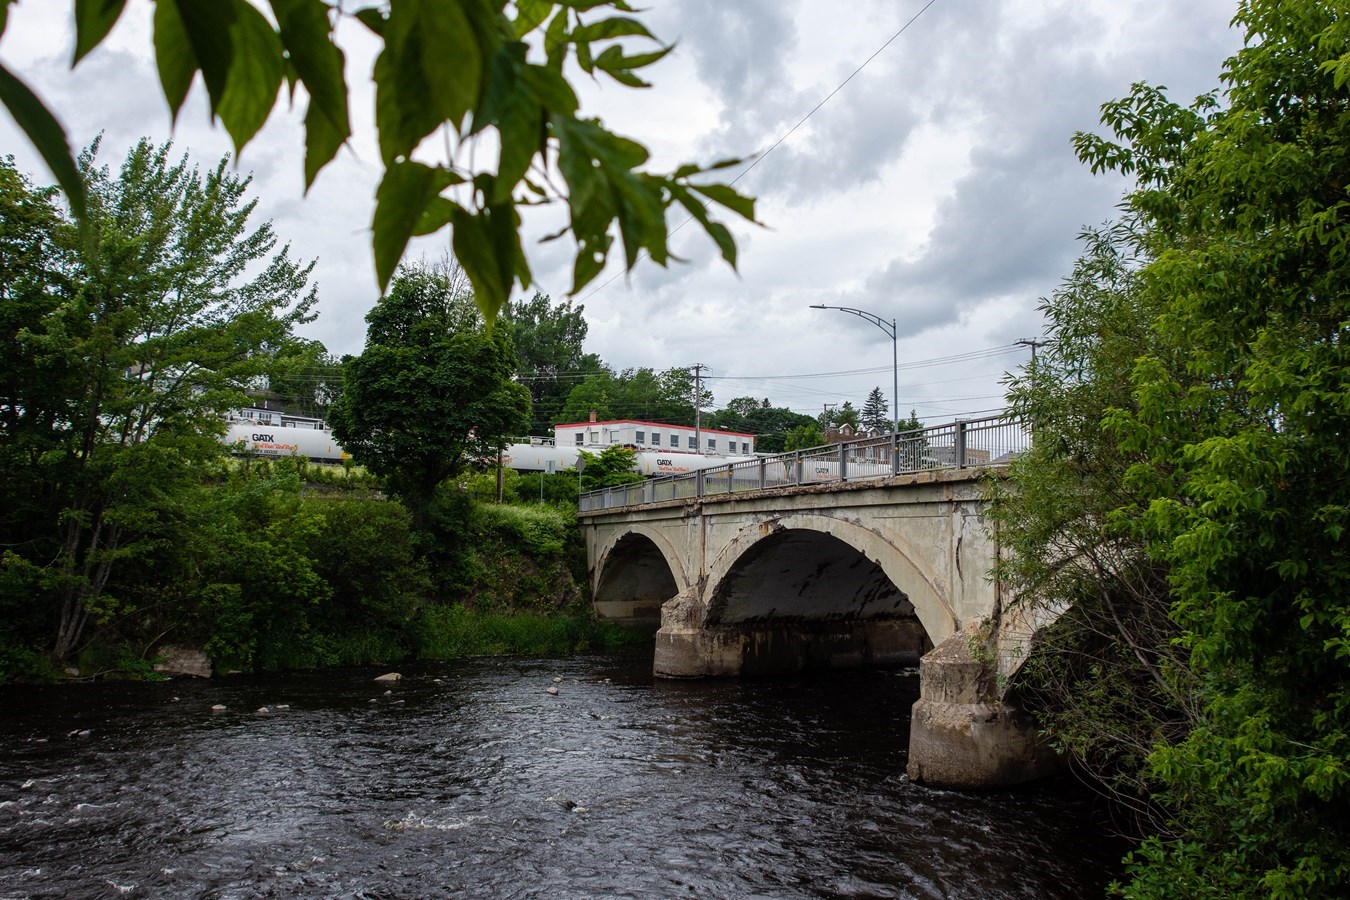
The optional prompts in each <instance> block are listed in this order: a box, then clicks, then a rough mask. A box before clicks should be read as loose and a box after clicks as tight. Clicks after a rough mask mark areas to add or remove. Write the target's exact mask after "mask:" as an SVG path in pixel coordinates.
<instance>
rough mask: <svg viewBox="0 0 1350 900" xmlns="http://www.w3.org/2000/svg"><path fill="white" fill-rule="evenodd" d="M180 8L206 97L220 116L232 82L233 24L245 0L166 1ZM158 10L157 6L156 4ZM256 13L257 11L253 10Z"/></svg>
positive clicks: (179, 11)
mask: <svg viewBox="0 0 1350 900" xmlns="http://www.w3.org/2000/svg"><path fill="white" fill-rule="evenodd" d="M164 2H166V3H172V4H173V5H174V6H176V7H177V8H178V15H179V17H180V19H181V20H182V23H183V29H184V31H185V32H186V33H187V40H188V43H189V44H190V45H191V47H192V54H193V56H194V57H195V58H196V61H197V67H198V68H199V69H200V70H201V73H202V81H203V82H205V84H206V93H207V95H208V96H209V97H210V98H211V111H212V112H213V113H215V112H217V108H218V107H219V106H220V102H221V99H222V98H223V97H224V96H225V86H226V85H227V84H228V83H229V80H230V67H231V61H232V60H233V58H234V45H233V37H234V23H235V19H236V18H238V15H239V9H240V7H241V6H248V4H247V3H244V2H243V0H214V2H211V3H202V2H200V0H164ZM155 5H156V6H159V4H158V3H156V4H155ZM253 11H254V12H255V13H256V12H257V10H253Z"/></svg>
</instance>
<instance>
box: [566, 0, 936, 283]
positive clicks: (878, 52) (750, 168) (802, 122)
mask: <svg viewBox="0 0 1350 900" xmlns="http://www.w3.org/2000/svg"><path fill="white" fill-rule="evenodd" d="M936 2H937V0H928V2H927V3H925V4H924V5H923V6H922V7H921V8H920V9H919V11H918V12H916V13H915V14H914V15H912V16H910V17H909V19H908V20H907V21H906V22H905V24H903V25H901V26H900V28H899V30H897V31H896V32H895V33H894V34H892V35H891V36H890V37H889V38H887V39H886V42H885V43H884V44H882V45H881V46H880V47H878V48H877V49H876V50H875V51H873V52H872V55H871V56H869V57H867V59H865V60H863V61H862V64H861V65H859V66H858V68H856V69H854V70H853V71H852V72H850V73H849V76H848V77H847V78H845V79H844V80H843V81H841V82H839V85H838V86H837V87H836V88H835V89H834V90H832V91H830V92H829V93H828V94H826V95H825V98H824V99H823V100H821V101H820V102H819V103H817V104H816V105H815V106H813V107H811V111H810V112H808V113H807V114H806V115H804V116H802V117H801V119H800V120H799V121H798V122H797V124H796V125H793V126H792V127H791V128H789V129H788V130H787V131H786V132H784V134H783V135H782V137H780V138H778V140H776V141H774V142H773V143H772V144H771V145H769V149H767V150H765V151H764V152H763V153H760V154H758V155H756V156H755V158H754V159H753V160H752V161H751V162H750V165H748V166H746V167H745V168H744V169H743V170H741V173H740V174H739V175H737V176H736V177H735V178H733V179H731V182H730V185H729V186H734V185H735V184H736V182H738V181H740V180H741V179H742V178H744V177H745V176H746V175H749V174H750V173H751V172H752V171H754V168H755V167H756V166H758V165H759V164H760V163H761V162H763V161H764V160H765V158H766V157H768V155H769V154H770V153H772V152H773V151H775V150H777V149H778V147H779V145H781V144H782V143H783V142H784V141H786V140H787V139H788V138H790V137H792V135H793V133H794V132H796V131H797V129H799V128H801V127H802V126H803V125H805V124H806V122H807V120H808V119H810V118H811V117H812V116H814V115H815V114H816V113H817V112H818V111H819V110H820V108H821V107H823V106H824V105H825V104H826V103H829V102H830V101H831V100H832V99H834V95H835V94H838V93H839V92H840V91H842V90H843V89H844V86H845V85H847V84H848V83H849V82H850V81H852V80H853V79H854V78H855V77H857V75H858V73H860V72H862V70H863V69H865V68H867V66H868V64H869V63H871V62H872V60H874V59H876V58H877V57H878V56H880V55H881V53H882V51H884V50H885V49H886V48H887V47H889V46H890V45H891V44H893V43H894V42H895V40H896V38H898V37H900V35H902V34H904V33H905V32H906V31H908V30H909V26H911V25H913V24H914V23H915V22H916V21H918V19H919V17H920V16H922V15H923V14H924V13H926V12H927V11H928V8H929V7H930V6H932V5H933V4H934V3H936ZM699 202H700V203H702V204H703V206H704V208H705V209H706V208H707V206H708V204H707V203H706V202H704V201H701V200H700V201H699ZM693 219H694V217H693V216H692V215H690V216H686V217H685V219H684V221H682V222H681V223H680V224H678V225H676V226H675V227H674V228H672V229H671V231H670V234H671V235H672V236H673V235H674V234H676V233H677V232H679V230H680V229H682V228H684V226H686V225H688V224H689V223H690V222H691V221H693ZM647 256H648V253H647V251H645V250H643V251H641V252H639V253H638V255H637V257H636V258H635V260H634V262H635V263H636V262H637V261H639V260H642V259H645V258H646V257H647ZM629 268H631V267H629ZM627 271H629V269H627V268H626V269H622V270H620V271H618V272H615V273H614V274H613V275H611V276H610V277H609V278H608V279H606V280H605V281H604V283H602V284H599V285H597V286H596V287H595V288H594V289H592V290H591V291H589V292H588V293H587V294H586V296H584V297H582V298H581V301H580V302H582V303H585V302H586V301H587V300H589V299H591V298H592V297H594V296H595V295H596V294H598V293H600V292H601V291H603V290H604V289H605V288H607V287H609V286H610V284H612V283H613V282H614V280H615V279H617V278H618V277H619V276H620V275H623V274H625V273H626V272H627Z"/></svg>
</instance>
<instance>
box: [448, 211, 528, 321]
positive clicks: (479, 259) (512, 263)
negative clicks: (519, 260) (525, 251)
mask: <svg viewBox="0 0 1350 900" xmlns="http://www.w3.org/2000/svg"><path fill="white" fill-rule="evenodd" d="M516 224H517V223H516V216H515V209H514V207H513V206H512V205H511V204H509V203H505V204H501V205H498V206H490V207H488V208H487V209H484V210H482V211H480V212H478V213H471V212H469V211H468V210H466V209H463V208H456V209H455V211H454V215H453V218H452V219H451V225H452V227H453V228H454V248H455V259H457V260H458V261H459V263H460V265H462V266H463V267H464V271H465V273H466V274H467V275H468V276H469V280H470V281H471V282H472V283H473V287H474V300H475V301H477V303H478V308H479V309H480V310H482V312H483V319H484V321H486V322H488V323H489V324H491V323H492V322H493V321H494V320H495V319H496V317H497V312H498V310H500V309H501V308H502V306H503V305H504V304H505V303H506V300H507V298H508V296H509V295H510V292H511V284H512V281H513V279H514V277H515V273H516V256H517V255H518V254H519V253H520V243H519V237H518V236H517V231H516Z"/></svg>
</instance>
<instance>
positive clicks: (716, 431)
mask: <svg viewBox="0 0 1350 900" xmlns="http://www.w3.org/2000/svg"><path fill="white" fill-rule="evenodd" d="M592 425H644V426H646V427H648V428H687V429H688V430H690V431H693V430H694V426H693V425H671V424H670V423H669V422H643V421H641V420H639V419H609V420H606V421H604V422H567V423H563V424H558V425H554V426H553V427H554V428H589V427H590V426H592ZM699 431H702V432H704V433H705V434H729V435H733V436H735V437H748V438H752V437H756V436H757V435H753V434H750V433H749V432H745V431H722V430H721V429H718V428H700V429H699Z"/></svg>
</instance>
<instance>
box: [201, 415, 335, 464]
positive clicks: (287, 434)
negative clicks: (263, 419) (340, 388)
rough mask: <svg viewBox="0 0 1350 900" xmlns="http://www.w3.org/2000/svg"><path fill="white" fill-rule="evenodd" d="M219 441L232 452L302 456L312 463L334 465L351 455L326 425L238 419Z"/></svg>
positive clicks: (230, 425) (270, 455) (229, 426)
mask: <svg viewBox="0 0 1350 900" xmlns="http://www.w3.org/2000/svg"><path fill="white" fill-rule="evenodd" d="M222 440H224V442H225V444H226V446H228V447H230V448H231V449H232V450H234V452H236V453H240V454H245V453H247V454H252V455H254V456H266V457H279V456H303V457H305V458H306V459H308V460H310V461H311V462H318V463H333V464H336V463H341V462H342V461H343V460H344V459H348V458H349V457H350V455H351V454H349V453H347V452H346V451H344V450H343V449H342V446H341V445H340V444H338V442H337V441H335V440H333V432H331V431H329V430H327V429H326V428H306V427H301V426H295V425H264V424H262V423H260V422H256V421H249V420H240V421H234V422H230V423H229V425H228V426H227V427H226V429H225V437H224V438H222Z"/></svg>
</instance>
